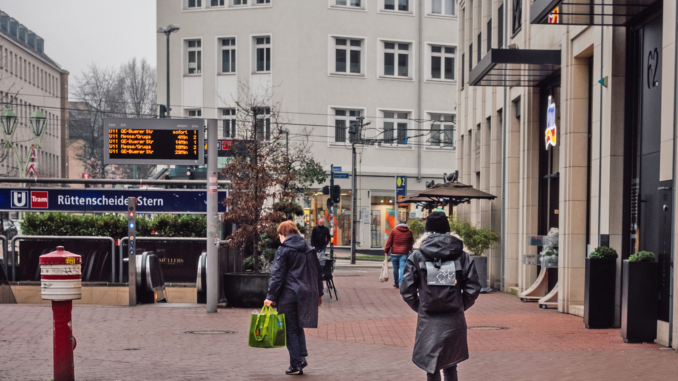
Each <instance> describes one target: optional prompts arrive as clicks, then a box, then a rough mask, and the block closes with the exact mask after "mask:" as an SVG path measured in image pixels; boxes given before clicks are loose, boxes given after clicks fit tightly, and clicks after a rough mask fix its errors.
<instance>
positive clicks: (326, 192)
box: [323, 185, 330, 196]
mask: <svg viewBox="0 0 678 381" xmlns="http://www.w3.org/2000/svg"><path fill="white" fill-rule="evenodd" d="M323 194H324V195H326V196H328V195H329V194H330V186H329V185H325V186H324V187H323Z"/></svg>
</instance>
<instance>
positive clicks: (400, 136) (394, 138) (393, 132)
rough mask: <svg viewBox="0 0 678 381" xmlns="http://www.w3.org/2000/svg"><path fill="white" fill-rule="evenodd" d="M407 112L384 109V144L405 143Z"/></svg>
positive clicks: (407, 122)
mask: <svg viewBox="0 0 678 381" xmlns="http://www.w3.org/2000/svg"><path fill="white" fill-rule="evenodd" d="M408 119H409V113H408V112H395V111H384V112H383V121H384V128H383V134H384V145H407V143H408V140H409V139H408V136H407V132H408V125H409V120H408Z"/></svg>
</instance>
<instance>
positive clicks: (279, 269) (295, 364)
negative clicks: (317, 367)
mask: <svg viewBox="0 0 678 381" xmlns="http://www.w3.org/2000/svg"><path fill="white" fill-rule="evenodd" d="M278 235H279V236H280V242H281V243H282V245H281V246H280V247H279V248H278V252H277V253H276V255H275V259H274V262H273V270H272V271H271V282H270V286H269V288H268V295H267V296H266V301H264V305H266V306H270V305H273V304H276V305H277V306H278V312H279V313H283V314H285V326H286V327H287V350H288V351H289V353H290V368H289V369H287V370H286V371H285V373H286V374H290V375H301V374H304V371H303V370H302V369H303V368H305V367H306V365H308V364H307V362H306V356H308V352H307V351H306V337H305V335H304V328H318V306H320V305H321V304H322V301H323V299H322V296H323V281H322V277H321V276H320V262H319V261H318V256H317V254H316V252H315V249H313V247H311V245H309V244H308V243H307V242H306V240H305V239H304V238H303V237H302V236H301V235H299V230H298V229H297V226H296V225H295V224H294V222H292V221H285V222H283V223H282V224H280V226H279V227H278Z"/></svg>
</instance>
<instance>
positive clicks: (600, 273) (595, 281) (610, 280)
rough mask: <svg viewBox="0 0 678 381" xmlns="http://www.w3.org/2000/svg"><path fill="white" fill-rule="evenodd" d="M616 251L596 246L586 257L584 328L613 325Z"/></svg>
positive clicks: (609, 326)
mask: <svg viewBox="0 0 678 381" xmlns="http://www.w3.org/2000/svg"><path fill="white" fill-rule="evenodd" d="M617 257H618V255H617V251H616V250H615V249H613V248H611V247H606V246H598V247H597V248H596V249H595V250H593V252H591V254H590V255H589V257H588V258H586V273H585V288H584V325H585V326H586V328H611V327H612V326H614V289H615V279H616V276H617Z"/></svg>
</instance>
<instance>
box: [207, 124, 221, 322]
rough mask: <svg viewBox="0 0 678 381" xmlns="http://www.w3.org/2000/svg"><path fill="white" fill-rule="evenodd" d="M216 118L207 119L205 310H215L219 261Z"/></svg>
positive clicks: (217, 295) (217, 298)
mask: <svg viewBox="0 0 678 381" xmlns="http://www.w3.org/2000/svg"><path fill="white" fill-rule="evenodd" d="M216 147H217V120H216V119H209V120H207V261H206V262H207V263H206V269H205V270H206V271H207V312H217V303H219V261H218V260H217V250H218V247H217V245H218V244H219V238H218V237H217V226H218V225H219V221H218V218H219V217H218V210H217V209H218V205H217V194H218V193H217V192H218V187H217V178H218V176H217V150H216Z"/></svg>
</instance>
